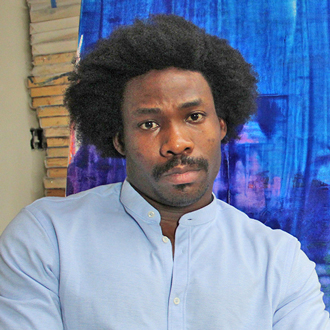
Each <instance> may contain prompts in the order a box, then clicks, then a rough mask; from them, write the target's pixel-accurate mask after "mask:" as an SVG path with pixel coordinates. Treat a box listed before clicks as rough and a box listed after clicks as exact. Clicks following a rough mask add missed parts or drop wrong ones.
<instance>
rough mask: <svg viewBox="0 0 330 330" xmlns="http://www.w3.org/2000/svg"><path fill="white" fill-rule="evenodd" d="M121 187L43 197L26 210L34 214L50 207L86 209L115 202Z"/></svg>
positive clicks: (102, 187) (98, 188)
mask: <svg viewBox="0 0 330 330" xmlns="http://www.w3.org/2000/svg"><path fill="white" fill-rule="evenodd" d="M121 186H122V182H118V183H112V184H107V185H102V186H98V187H95V188H91V189H88V190H85V191H82V192H79V193H76V194H72V195H69V196H67V197H43V198H40V199H38V200H36V201H34V202H33V203H31V204H30V205H28V206H26V207H25V209H26V210H28V211H30V212H32V213H34V212H38V211H39V210H42V209H45V208H46V209H47V208H48V207H49V206H51V207H52V209H57V208H59V209H62V208H66V207H70V206H71V205H76V206H75V209H76V208H77V206H79V207H84V206H86V205H89V204H90V203H101V204H102V203H103V202H104V201H109V200H113V201H115V200H119V195H120V189H121ZM96 206H97V204H96V205H95V207H96Z"/></svg>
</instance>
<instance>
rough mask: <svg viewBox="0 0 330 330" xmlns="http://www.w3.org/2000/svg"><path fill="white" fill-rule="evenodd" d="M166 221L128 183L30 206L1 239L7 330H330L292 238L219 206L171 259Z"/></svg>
mask: <svg viewBox="0 0 330 330" xmlns="http://www.w3.org/2000/svg"><path fill="white" fill-rule="evenodd" d="M159 223H160V215H159V213H158V211H157V210H156V209H155V208H153V207H152V206H151V205H150V204H148V203H147V202H146V201H145V200H144V199H143V198H142V197H141V196H140V195H139V194H138V193H137V192H136V191H135V190H134V189H133V188H132V187H131V186H130V184H129V183H128V182H127V181H125V182H124V183H123V184H121V183H119V184H114V185H107V186H101V187H97V188H94V189H92V190H89V191H86V192H82V193H79V194H76V195H72V196H70V197H67V198H54V197H48V198H44V199H41V200H38V201H36V202H34V203H33V204H31V205H30V206H28V207H26V208H24V209H23V210H22V211H21V212H20V213H19V215H18V216H17V217H16V218H15V219H14V220H13V221H12V222H11V224H10V225H9V226H8V227H7V229H6V230H5V232H4V234H3V235H2V236H1V240H0V256H1V258H0V329H2V330H14V329H24V330H29V329H33V330H55V329H56V330H59V329H67V330H97V329H100V330H101V329H102V330H105V329H108V330H119V329H120V330H140V329H141V330H142V329H148V330H181V329H182V330H183V329H189V330H211V329H212V330H243V329H244V330H268V329H276V330H323V329H330V323H329V315H328V313H327V312H325V311H324V304H323V301H322V293H321V292H320V285H319V282H318V278H317V275H316V273H315V270H314V263H313V262H311V261H309V260H308V258H307V257H306V256H305V254H304V253H303V252H302V251H301V250H300V245H299V243H298V241H297V240H296V239H295V238H293V237H292V236H290V235H288V234H287V233H285V232H283V231H281V230H272V229H270V228H268V227H266V226H264V225H263V224H262V223H260V222H258V221H255V220H251V219H249V218H248V217H247V216H246V215H245V214H243V213H242V212H240V211H238V210H236V209H235V208H233V207H232V206H230V205H228V204H226V203H224V202H222V201H220V200H217V199H215V198H214V200H213V202H212V203H211V204H209V205H207V206H206V207H204V208H202V209H200V210H197V211H194V212H191V213H188V214H185V215H184V216H183V217H182V218H181V219H180V222H179V226H178V228H177V231H176V237H175V255H174V258H173V255H172V246H171V242H170V241H169V239H168V238H167V237H164V236H163V235H162V231H161V228H160V225H159Z"/></svg>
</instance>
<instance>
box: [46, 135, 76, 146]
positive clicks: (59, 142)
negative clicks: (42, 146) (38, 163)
mask: <svg viewBox="0 0 330 330" xmlns="http://www.w3.org/2000/svg"><path fill="white" fill-rule="evenodd" d="M46 141H47V146H48V147H49V148H51V147H66V146H69V145H70V139H69V137H48V138H47V139H46Z"/></svg>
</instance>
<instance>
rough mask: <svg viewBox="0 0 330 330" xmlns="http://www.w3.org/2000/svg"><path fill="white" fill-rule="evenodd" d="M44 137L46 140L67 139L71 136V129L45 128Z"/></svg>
mask: <svg viewBox="0 0 330 330" xmlns="http://www.w3.org/2000/svg"><path fill="white" fill-rule="evenodd" d="M44 136H45V137H46V138H49V137H65V136H70V128H69V127H49V128H44ZM47 145H48V144H47Z"/></svg>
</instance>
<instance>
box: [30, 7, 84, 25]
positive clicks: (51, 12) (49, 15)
mask: <svg viewBox="0 0 330 330" xmlns="http://www.w3.org/2000/svg"><path fill="white" fill-rule="evenodd" d="M79 15H80V4H78V5H70V6H61V7H57V8H51V6H49V8H46V9H41V10H30V19H31V22H32V23H35V22H44V21H52V20H55V19H60V18H66V17H74V16H79Z"/></svg>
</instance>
